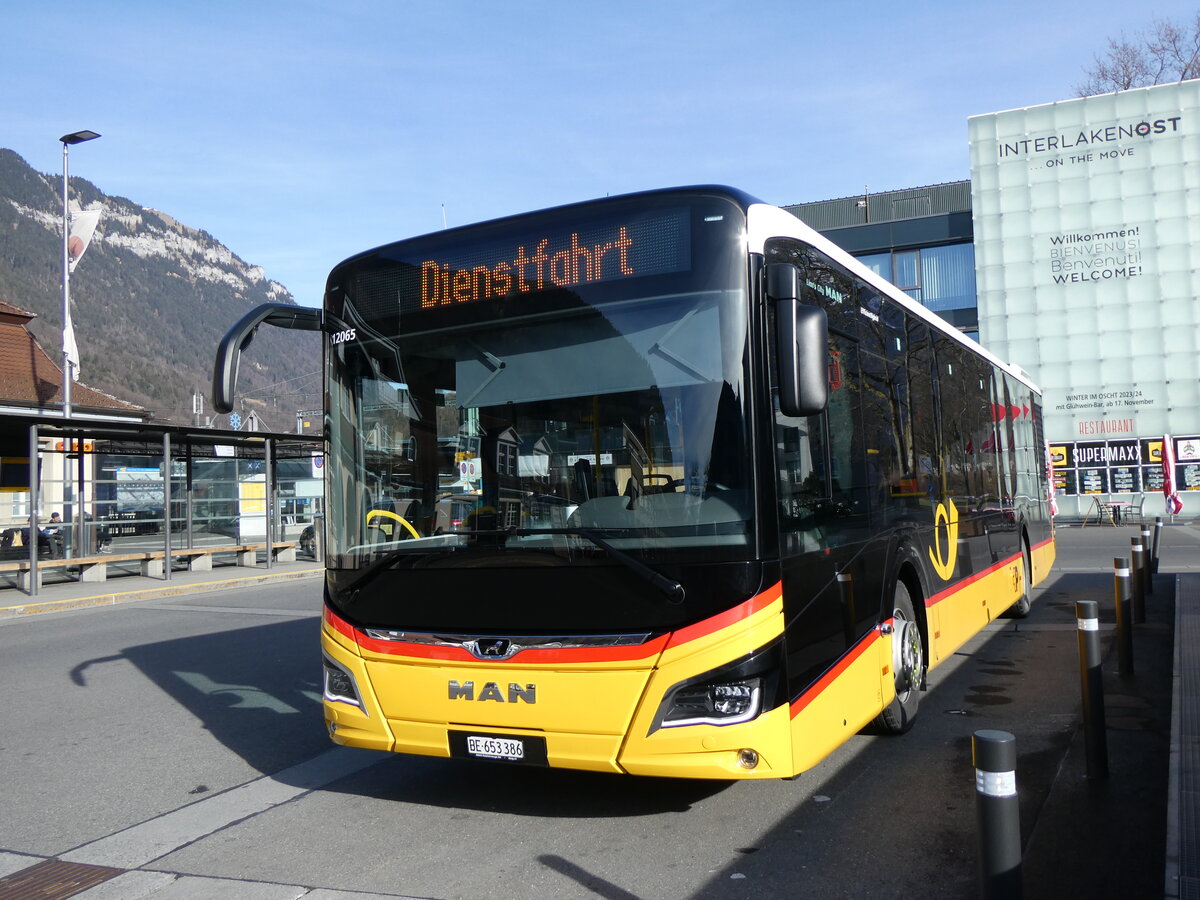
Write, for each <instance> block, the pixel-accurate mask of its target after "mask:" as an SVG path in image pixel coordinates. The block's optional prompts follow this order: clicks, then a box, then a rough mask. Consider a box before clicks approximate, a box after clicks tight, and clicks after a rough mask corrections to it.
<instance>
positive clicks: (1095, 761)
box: [1075, 600, 1108, 780]
mask: <svg viewBox="0 0 1200 900" xmlns="http://www.w3.org/2000/svg"><path fill="white" fill-rule="evenodd" d="M1099 608H1100V604H1099V603H1097V602H1096V601H1095V600H1078V601H1076V603H1075V620H1076V622H1077V623H1078V625H1079V632H1078V633H1079V689H1080V692H1081V694H1082V696H1083V736H1084V743H1085V746H1086V748H1087V777H1088V778H1089V779H1093V780H1095V779H1100V778H1107V777H1108V735H1107V732H1106V731H1105V728H1106V726H1105V722H1104V673H1103V671H1102V669H1101V668H1100V665H1101V656H1100V619H1099Z"/></svg>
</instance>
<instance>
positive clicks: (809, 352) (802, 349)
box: [766, 263, 829, 418]
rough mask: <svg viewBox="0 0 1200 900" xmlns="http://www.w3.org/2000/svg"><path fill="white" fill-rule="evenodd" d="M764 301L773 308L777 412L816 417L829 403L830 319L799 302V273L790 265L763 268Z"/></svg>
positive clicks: (787, 414)
mask: <svg viewBox="0 0 1200 900" xmlns="http://www.w3.org/2000/svg"><path fill="white" fill-rule="evenodd" d="M766 271H767V299H768V300H771V301H772V302H774V304H775V362H776V368H777V369H778V372H779V411H780V412H782V413H783V414H784V415H785V416H789V417H791V418H803V417H804V416H815V415H817V414H818V413H819V412H821V411H822V410H824V409H825V406H826V405H827V404H828V403H829V371H828V365H827V360H828V357H829V318H828V316H826V314H825V310H823V309H822V308H821V307H819V306H806V305H804V304H802V303H801V302H800V289H799V288H800V285H799V282H800V273H799V272H798V271H797V270H796V267H795V266H793V265H791V264H790V263H772V264H770V265H768V266H767V267H766Z"/></svg>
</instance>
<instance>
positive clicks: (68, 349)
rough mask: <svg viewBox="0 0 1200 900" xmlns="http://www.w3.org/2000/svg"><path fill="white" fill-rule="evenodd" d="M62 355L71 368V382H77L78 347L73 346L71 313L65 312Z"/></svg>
mask: <svg viewBox="0 0 1200 900" xmlns="http://www.w3.org/2000/svg"><path fill="white" fill-rule="evenodd" d="M63 353H65V354H66V355H67V364H68V365H69V366H70V367H71V380H72V381H78V380H79V347H78V346H76V344H75V328H74V326H73V325H72V324H71V311H70V310H67V324H66V325H65V326H63Z"/></svg>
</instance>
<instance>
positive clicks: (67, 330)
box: [59, 131, 100, 419]
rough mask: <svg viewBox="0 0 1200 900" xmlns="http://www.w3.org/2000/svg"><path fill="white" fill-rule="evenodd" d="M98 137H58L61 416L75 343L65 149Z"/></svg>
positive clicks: (66, 414) (66, 410)
mask: <svg viewBox="0 0 1200 900" xmlns="http://www.w3.org/2000/svg"><path fill="white" fill-rule="evenodd" d="M98 137H100V135H98V134H97V133H96V132H94V131H76V132H74V133H72V134H64V135H63V136H62V137H60V138H59V140H60V141H62V145H63V249H62V282H63V301H62V302H63V418H64V419H69V418H70V417H71V382H72V381H74V378H72V376H71V370H72V369H73V368H74V363H72V362H71V354H70V352H69V351H68V349H67V347H68V345H73V344H74V343H75V331H74V329H73V328H72V327H71V249H70V245H71V207H70V206H69V205H68V201H67V197H68V191H69V188H68V184H69V182H68V175H67V149H68V148H69V147H70V146H71V145H72V144H82V143H83V142H84V141H94V140H95V139H96V138H98Z"/></svg>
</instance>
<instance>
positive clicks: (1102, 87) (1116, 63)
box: [1075, 11, 1200, 97]
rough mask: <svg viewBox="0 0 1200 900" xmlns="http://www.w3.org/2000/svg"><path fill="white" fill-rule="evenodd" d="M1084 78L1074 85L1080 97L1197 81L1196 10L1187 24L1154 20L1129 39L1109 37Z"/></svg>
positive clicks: (1199, 42) (1199, 17)
mask: <svg viewBox="0 0 1200 900" xmlns="http://www.w3.org/2000/svg"><path fill="white" fill-rule="evenodd" d="M1084 75H1085V76H1086V80H1085V81H1082V82H1080V83H1079V84H1077V85H1075V91H1076V93H1078V95H1079V96H1080V97H1090V96H1092V95H1093V94H1106V93H1108V92H1109V91H1126V90H1129V89H1130V88H1136V87H1148V86H1149V85H1152V84H1165V83H1166V82H1169V81H1185V80H1187V79H1189V78H1200V11H1197V13H1196V16H1195V18H1194V19H1193V20H1192V21H1191V22H1190V23H1187V22H1185V23H1184V24H1182V25H1179V24H1176V23H1175V22H1170V21H1166V20H1161V19H1155V20H1154V25H1153V27H1152V28H1151V29H1150V30H1149V31H1148V32H1145V33H1142V34H1138V35H1135V36H1134V37H1133V39H1128V38H1126V37H1125V35H1124V34H1122V35H1121V37H1120V38H1109V41H1108V51H1107V52H1106V53H1103V54H1098V55H1097V56H1096V58H1095V61H1094V62H1093V64H1092V66H1091V67H1090V68H1088V69H1085V70H1084Z"/></svg>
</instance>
